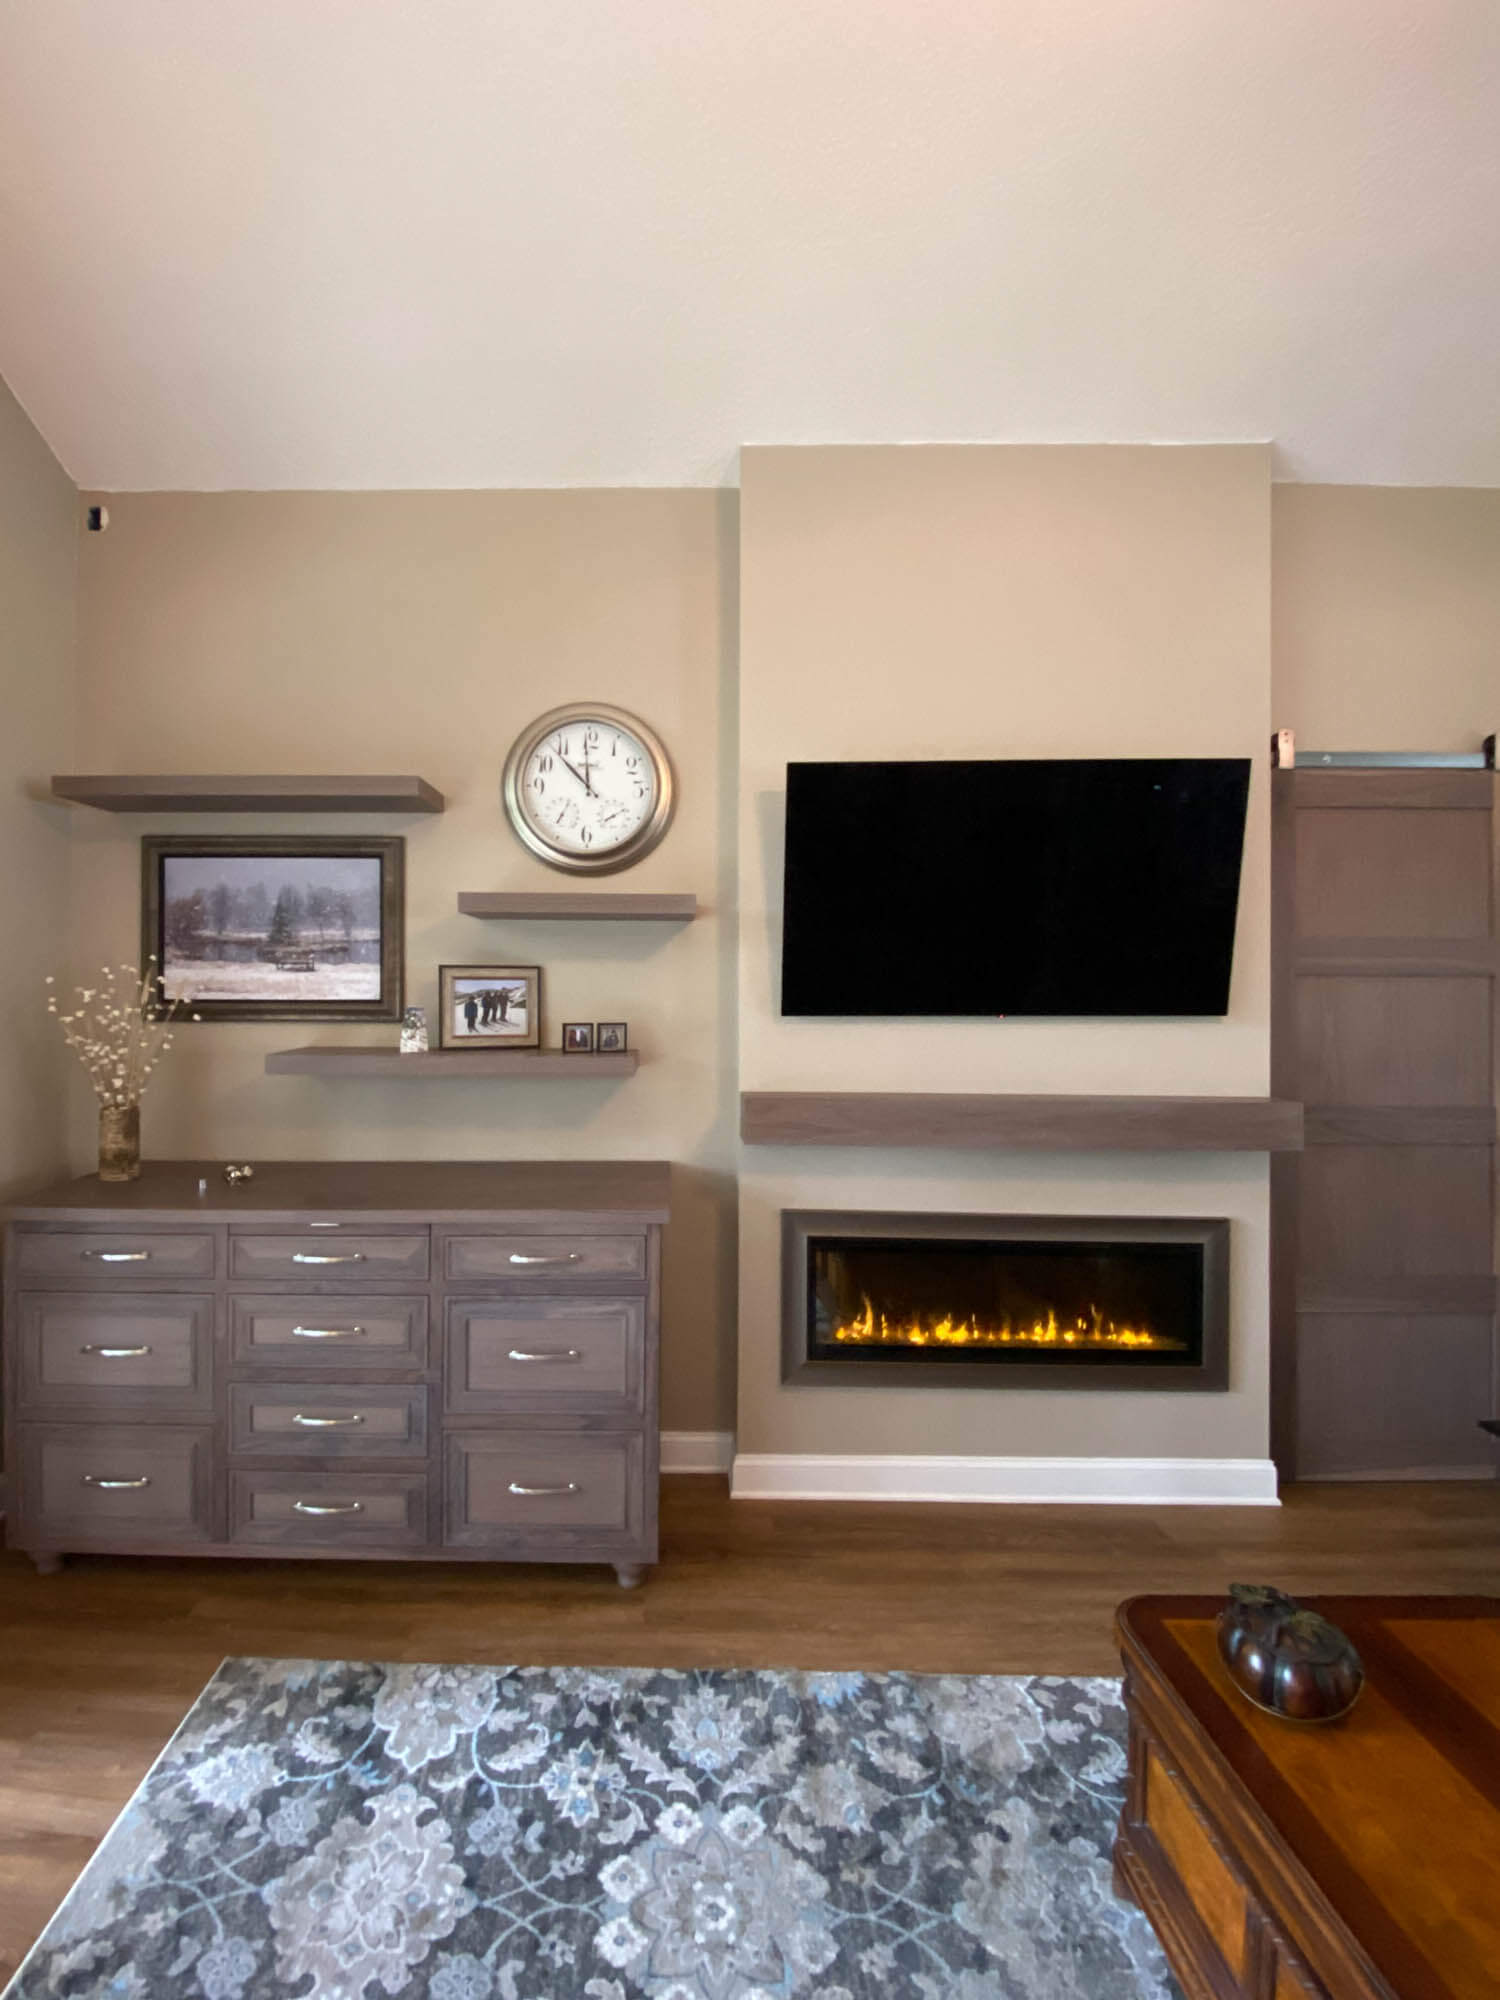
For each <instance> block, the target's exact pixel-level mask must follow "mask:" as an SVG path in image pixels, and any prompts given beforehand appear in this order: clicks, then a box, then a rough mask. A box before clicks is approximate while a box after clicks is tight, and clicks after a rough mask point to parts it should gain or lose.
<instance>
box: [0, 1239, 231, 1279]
mask: <svg viewBox="0 0 1500 2000" xmlns="http://www.w3.org/2000/svg"><path fill="white" fill-rule="evenodd" d="M216 1245H217V1239H216V1237H215V1236H214V1233H213V1231H212V1230H211V1229H194V1230H181V1231H179V1232H177V1233H174V1234H172V1235H167V1234H165V1233H163V1234H160V1235H158V1234H156V1233H155V1232H153V1231H151V1230H146V1229H120V1230H115V1229H18V1230H17V1231H16V1271H17V1274H18V1276H20V1277H21V1278H22V1279H26V1278H66V1279H68V1280H69V1281H70V1282H71V1283H74V1284H79V1283H82V1282H84V1281H85V1280H86V1279H90V1278H97V1279H107V1280H108V1281H109V1283H110V1284H112V1285H119V1284H142V1285H145V1284H158V1283H159V1282H160V1281H161V1280H162V1279H163V1278H211V1277H212V1276H213V1275H214V1267H215V1262H216V1258H215V1250H216Z"/></svg>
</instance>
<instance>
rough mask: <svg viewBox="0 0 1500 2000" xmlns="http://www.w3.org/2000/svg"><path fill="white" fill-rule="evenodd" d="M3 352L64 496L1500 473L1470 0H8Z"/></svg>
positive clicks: (1493, 295) (1492, 270) (1483, 127)
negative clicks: (1213, 448) (1073, 459)
mask: <svg viewBox="0 0 1500 2000" xmlns="http://www.w3.org/2000/svg"><path fill="white" fill-rule="evenodd" d="M0 374H3V375H4V376H5V377H6V378H7V379H8V380H9V382H10V383H11V386H12V387H13V389H14V390H15V392H16V394H17V395H18V396H19V398H20V400H21V402H22V403H23V404H24V405H25V407H26V408H27V409H28V410H29V412H30V413H31V415H32V417H33V418H34V419H35V421H36V422H37V424H38V425H39V426H40V428H41V430H42V431H43V433H44V434H45V435H46V437H47V438H48V440H49V441H50V442H51V444H52V446H53V448H54V449H55V450H56V452H57V453H58V455H59V457H60V458H61V459H62V462H63V464H64V465H65V466H66V468H67V469H68V471H69V472H70V473H71V474H72V475H73V477H74V478H75V479H76V480H78V481H79V482H80V484H82V485H84V486H86V487H101V488H147V487H174V488H200V489H206V488H220V487H339V486H346V487H400V486H551V485H573V484H605V485H615V484H641V483H644V484H652V485H679V484H699V483H710V484H712V483H717V482H719V481H721V480H724V479H726V478H733V477H734V472H735V451H736V447H737V446H738V445H739V444H740V443H742V442H745V441H751V440H753V441H755V442H762V443H764V442H828V441H843V440H850V441H853V440H859V441H868V440H892V439H918V438H920V439H935V438H941V439H974V438H994V439H1027V440H1080V439H1088V440H1109V439H1163V440H1179V439H1190V440H1205V439H1221V438H1263V437H1270V438H1273V439H1275V440H1276V442H1277V446H1278V452H1279V456H1278V471H1279V473H1280V475H1281V476H1282V477H1289V478H1297V479H1315V480H1343V481H1351V482H1388V483H1420V484H1450V483H1451V484H1480V485H1500V6H1497V4H1496V0H904V3H903V0H531V4H529V5H526V6H522V5H519V4H512V0H109V4H106V0H0Z"/></svg>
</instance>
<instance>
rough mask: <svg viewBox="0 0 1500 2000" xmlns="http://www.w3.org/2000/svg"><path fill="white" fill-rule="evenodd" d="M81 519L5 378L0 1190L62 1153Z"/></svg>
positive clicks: (0, 554) (1, 421) (1, 413)
mask: <svg viewBox="0 0 1500 2000" xmlns="http://www.w3.org/2000/svg"><path fill="white" fill-rule="evenodd" d="M78 521H79V501H78V494H77V491H76V489H75V488H74V486H73V482H72V481H71V480H70V479H69V478H68V476H67V474H66V473H65V472H64V471H63V470H62V467H61V466H60V465H59V464H58V463H57V461H56V459H55V458H53V456H52V454H51V452H50V451H49V450H48V449H47V447H46V445H45V444H44V443H43V442H42V440H41V438H40V437H39V436H38V435H37V432H36V431H35V429H34V428H33V427H32V425H31V423H30V422H29V420H28V419H27V417H26V415H25V412H24V411H23V410H22V409H21V407H20V405H19V404H18V403H17V402H16V400H15V398H14V397H13V396H12V395H11V393H10V391H9V390H8V389H7V388H6V387H5V385H4V383H3V382H0V718H3V721H0V937H3V938H4V939H5V994H6V1008H5V1026H4V1032H3V1033H0V1197H3V1196H4V1195H6V1194H10V1193H13V1192H15V1191H16V1190H18V1189H19V1188H21V1187H22V1186H24V1185H26V1184H28V1183H31V1182H35V1181H38V1180H42V1179H45V1178H46V1177H47V1176H48V1175H49V1174H52V1173H54V1172H56V1171H57V1169H58V1168H59V1167H61V1166H62V1164H63V1154H64V1145H63V1131H62V1119H61V1115H60V1113H61V1108H62V1103H63V1093H64V1076H65V1066H66V1062H67V1060H68V1058H66V1056H65V1053H64V1051H63V1048H62V1041H61V1037H60V1036H59V1034H58V1031H57V1028H56V1026H55V1024H54V1023H53V1022H51V1021H50V1020H49V1019H48V1018H47V1015H46V1012H45V1001H44V988H43V983H42V982H43V980H44V978H45V977H46V975H47V974H48V973H49V972H57V971H60V970H62V967H63V964H64V962H65V960H66V952H67V940H66V931H67V898H68V821H69V815H68V812H67V809H66V808H65V807H62V806H54V805H49V804H45V803H43V799H44V798H45V786H46V780H47V777H48V776H49V775H50V773H51V772H53V771H61V770H66V769H67V767H68V764H69V763H70V761H71V758H72V731H73V617H74V588H75V574H76V567H77V553H78ZM80 1087H82V1086H80Z"/></svg>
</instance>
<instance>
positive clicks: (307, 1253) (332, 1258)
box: [292, 1250, 365, 1264]
mask: <svg viewBox="0 0 1500 2000" xmlns="http://www.w3.org/2000/svg"><path fill="white" fill-rule="evenodd" d="M364 1261H365V1253H364V1251H363V1250H338V1251H335V1252H334V1253H333V1254H332V1255H328V1254H326V1253H325V1254H320V1253H319V1252H318V1251H316V1250H294V1251H293V1252H292V1262H293V1263H294V1264H363V1262H364Z"/></svg>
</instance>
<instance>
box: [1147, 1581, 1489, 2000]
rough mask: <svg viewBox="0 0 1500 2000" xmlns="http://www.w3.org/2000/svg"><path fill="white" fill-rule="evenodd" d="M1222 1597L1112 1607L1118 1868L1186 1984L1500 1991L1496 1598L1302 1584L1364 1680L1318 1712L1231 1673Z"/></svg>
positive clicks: (1199, 1996)
mask: <svg viewBox="0 0 1500 2000" xmlns="http://www.w3.org/2000/svg"><path fill="white" fill-rule="evenodd" d="M1223 1601H1224V1600H1223V1599H1219V1598H1207V1597H1134V1598H1131V1599H1130V1601H1129V1602H1128V1603H1126V1604H1124V1605H1122V1606H1121V1607H1120V1611H1119V1614H1118V1617H1117V1620H1116V1629H1117V1632H1118V1635H1119V1640H1120V1650H1121V1654H1122V1656H1123V1659H1124V1663H1125V1700H1126V1706H1127V1708H1128V1710H1129V1713H1130V1776H1129V1785H1128V1790H1127V1793H1126V1800H1125V1809H1124V1811H1123V1812H1122V1813H1121V1815H1120V1831H1119V1836H1118V1838H1117V1840H1116V1843H1115V1882H1116V1886H1117V1888H1118V1889H1119V1890H1120V1892H1121V1893H1122V1894H1124V1895H1128V1896H1131V1897H1133V1898H1134V1900H1135V1901H1136V1902H1138V1903H1139V1904H1140V1906H1141V1908H1142V1909H1143V1910H1144V1911H1145V1913H1146V1915H1147V1916H1148V1917H1149V1918H1150V1919H1151V1922H1152V1924H1153V1925H1154V1926H1155V1929H1156V1933H1157V1935H1158V1937H1159V1938H1160V1939H1161V1942H1162V1945H1163V1947H1164V1949H1165V1951H1166V1954H1167V1957H1168V1959H1169V1961H1170V1963H1171V1966H1172V1970H1173V1972H1174V1973H1175V1974H1176V1976H1177V1979H1178V1981H1179V1983H1180V1984H1181V1986H1182V1989H1183V1991H1184V1993H1185V1994H1186V1995H1187V1996H1188V2000H1497V1996H1500V1599H1497V1598H1461V1597H1326V1598H1310V1599H1307V1600H1305V1601H1306V1602H1308V1603H1309V1604H1310V1605H1311V1606H1312V1607H1313V1609H1315V1610H1318V1611H1321V1612H1322V1613H1323V1614H1324V1616H1325V1617H1328V1618H1331V1619H1332V1620H1333V1621H1334V1623H1335V1624H1337V1625H1340V1626H1342V1627H1343V1629H1344V1630H1345V1631H1346V1632H1347V1633H1348V1634H1349V1636H1350V1638H1351V1639H1352V1640H1353V1641H1354V1643H1355V1645H1356V1646H1357V1647H1358V1648H1359V1651H1360V1654H1361V1655H1362V1657H1363V1659H1364V1663H1365V1672H1366V1676H1367V1679H1366V1683H1365V1687H1364V1691H1363V1693H1362V1694H1361V1695H1360V1698H1359V1700H1358V1702H1357V1703H1356V1704H1355V1706H1354V1708H1353V1709H1352V1710H1351V1711H1350V1713H1349V1714H1348V1715H1347V1716H1345V1717H1344V1718H1343V1719H1342V1720H1340V1721H1338V1722H1334V1723H1326V1724H1322V1725H1308V1724H1297V1723H1288V1722H1283V1721H1279V1720H1278V1719H1277V1718H1276V1717H1274V1716H1269V1715H1264V1714H1262V1713H1261V1712H1260V1711H1259V1710H1258V1709H1256V1708H1254V1707H1252V1706H1251V1704H1250V1703H1249V1702H1248V1701H1246V1700H1245V1698H1244V1697H1243V1696H1242V1695H1241V1694H1240V1693H1239V1691H1238V1690H1237V1689H1236V1688H1235V1686H1234V1685H1233V1683H1232V1682H1231V1681H1230V1679H1229V1676H1228V1675H1227V1673H1226V1672H1225V1671H1224V1668H1223V1666H1222V1664H1221V1663H1220V1660H1219V1656H1218V1652H1217V1650H1216V1647H1215V1635H1214V1618H1215V1615H1216V1613H1217V1612H1218V1610H1219V1608H1220V1605H1221V1604H1222V1603H1223Z"/></svg>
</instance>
